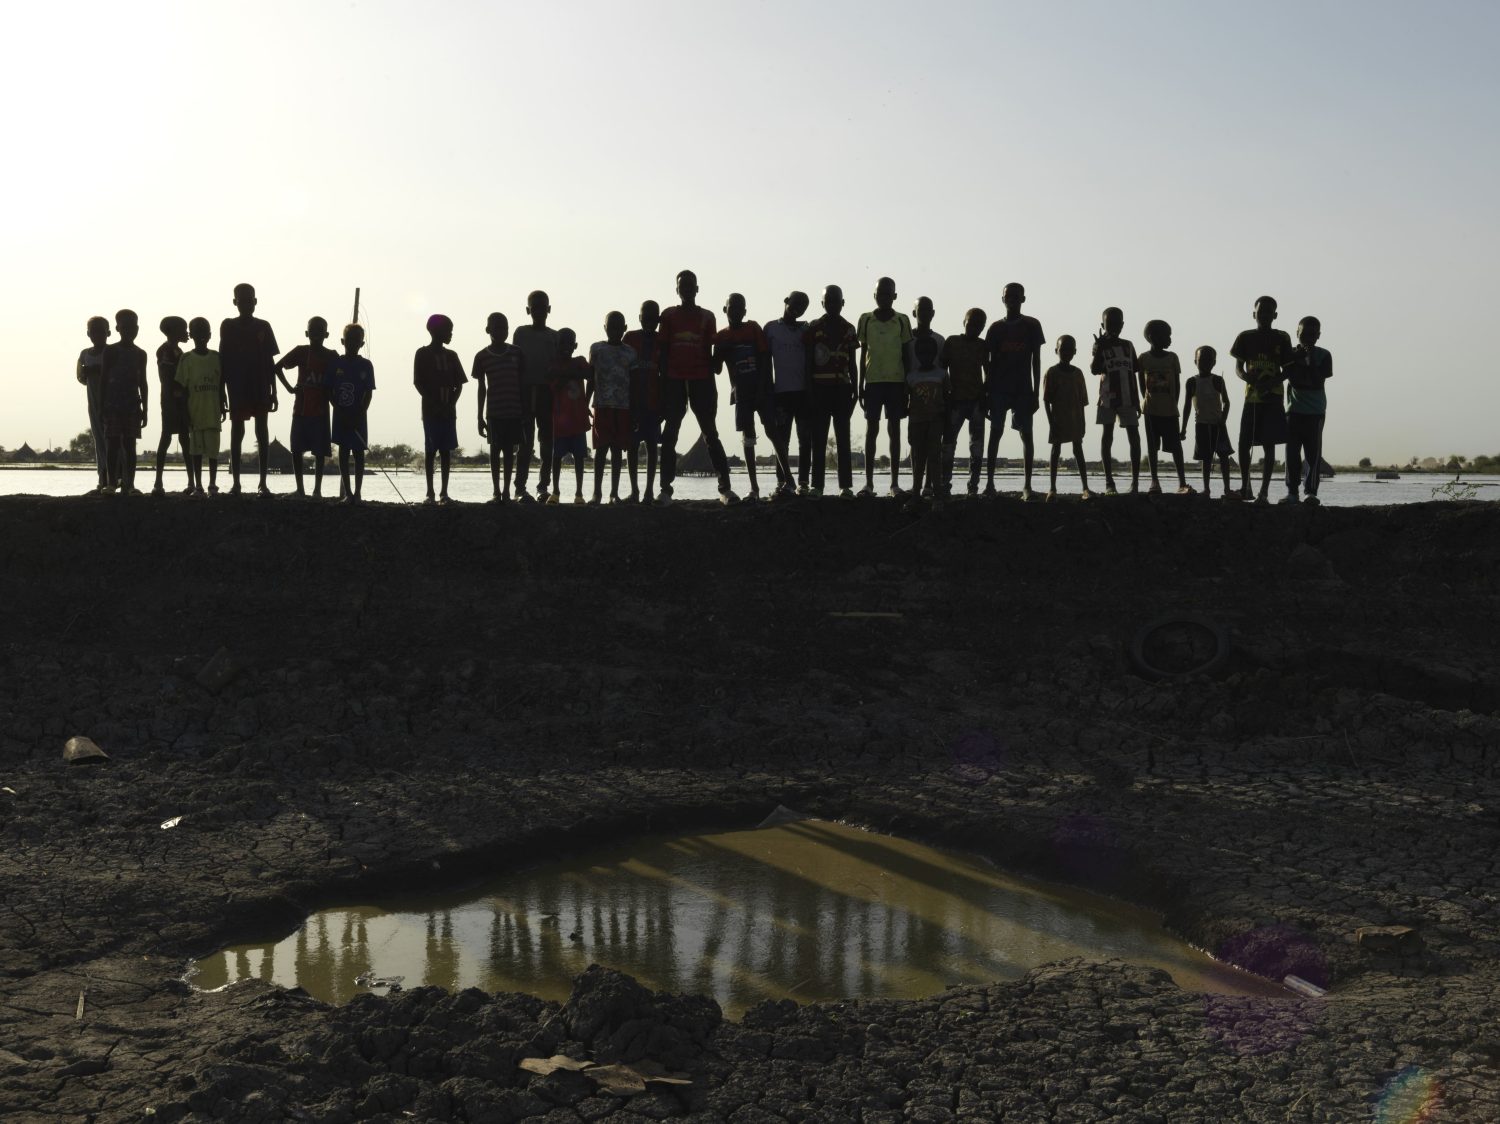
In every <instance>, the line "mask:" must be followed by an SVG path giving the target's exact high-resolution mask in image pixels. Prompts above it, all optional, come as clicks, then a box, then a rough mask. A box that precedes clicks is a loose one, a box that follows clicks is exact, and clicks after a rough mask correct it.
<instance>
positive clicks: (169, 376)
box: [151, 316, 193, 496]
mask: <svg viewBox="0 0 1500 1124" xmlns="http://www.w3.org/2000/svg"><path fill="white" fill-rule="evenodd" d="M161 334H162V335H163V336H165V337H166V339H165V340H164V341H163V342H162V345H161V346H160V347H158V348H157V349H156V381H157V384H158V389H157V400H156V402H157V408H158V409H159V410H160V411H161V438H160V439H159V440H158V441H157V442H156V485H155V486H154V487H153V488H152V489H151V494H152V495H153V496H161V495H165V494H166V489H165V488H163V487H162V483H161V474H162V470H163V469H165V468H166V466H167V453H168V452H169V451H170V450H171V448H172V438H174V437H175V438H177V447H178V448H179V449H180V450H181V452H182V461H183V464H186V463H187V457H188V447H187V440H188V436H187V430H188V426H187V399H186V398H185V397H184V396H183V393H182V387H180V386H178V385H177V363H178V361H179V360H181V359H182V345H183V344H185V343H187V340H188V330H187V321H186V320H184V319H183V318H182V317H181V316H168V317H166V318H165V319H164V320H162V322H161ZM192 490H193V485H192V482H191V481H189V483H188V486H187V488H186V489H185V493H186V492H191V491H192Z"/></svg>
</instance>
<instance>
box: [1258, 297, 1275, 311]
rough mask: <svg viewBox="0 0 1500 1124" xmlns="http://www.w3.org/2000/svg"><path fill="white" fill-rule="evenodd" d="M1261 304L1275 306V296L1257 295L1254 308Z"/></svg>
mask: <svg viewBox="0 0 1500 1124" xmlns="http://www.w3.org/2000/svg"><path fill="white" fill-rule="evenodd" d="M1263 304H1268V305H1270V306H1271V307H1272V308H1275V307H1276V298H1275V297H1267V296H1259V297H1256V298H1255V307H1256V308H1259V307H1260V306H1261V305H1263Z"/></svg>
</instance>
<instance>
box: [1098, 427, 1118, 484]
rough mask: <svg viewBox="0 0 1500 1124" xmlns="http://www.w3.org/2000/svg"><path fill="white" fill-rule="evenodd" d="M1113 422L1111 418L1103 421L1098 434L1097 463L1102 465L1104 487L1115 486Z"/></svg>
mask: <svg viewBox="0 0 1500 1124" xmlns="http://www.w3.org/2000/svg"><path fill="white" fill-rule="evenodd" d="M1114 447H1115V423H1114V421H1113V420H1110V421H1107V422H1105V423H1104V432H1103V433H1102V434H1100V436H1099V463H1100V464H1102V465H1103V466H1104V487H1105V488H1106V489H1109V488H1113V487H1114V486H1115V462H1114V456H1113V453H1114Z"/></svg>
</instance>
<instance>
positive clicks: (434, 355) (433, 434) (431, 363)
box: [412, 313, 469, 504]
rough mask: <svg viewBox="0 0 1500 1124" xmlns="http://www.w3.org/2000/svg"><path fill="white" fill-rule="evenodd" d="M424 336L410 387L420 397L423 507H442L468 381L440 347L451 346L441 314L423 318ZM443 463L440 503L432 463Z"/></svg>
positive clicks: (459, 365)
mask: <svg viewBox="0 0 1500 1124" xmlns="http://www.w3.org/2000/svg"><path fill="white" fill-rule="evenodd" d="M427 334H428V335H429V336H430V337H431V338H432V342H431V343H429V344H428V345H427V346H426V347H419V348H417V353H416V355H415V356H414V357H413V359H412V383H413V384H414V385H415V386H416V388H417V393H418V394H420V395H421V396H422V434H423V437H424V438H425V441H426V448H427V498H426V499H425V500H423V501H422V502H423V503H439V502H441V503H443V504H447V503H450V502H451V501H450V500H449V499H448V471H449V468H450V466H451V457H452V456H453V450H454V449H456V448H458V397H459V395H460V394H462V393H463V386H464V383H466V382H468V381H469V377H468V376H467V375H466V374H464V366H463V364H462V363H460V362H459V361H458V356H457V355H455V354H453V352H451V351H449V350H448V349H447V348H446V347H445V346H444V344H448V343H452V342H453V321H452V320H449V319H448V318H447V317H446V316H444V315H443V314H442V313H435V314H434V315H432V316H429V317H428V318H427ZM438 457H441V459H442V462H443V488H442V496H441V500H439V498H438V497H437V496H435V495H433V491H432V468H433V460H434V459H435V458H438Z"/></svg>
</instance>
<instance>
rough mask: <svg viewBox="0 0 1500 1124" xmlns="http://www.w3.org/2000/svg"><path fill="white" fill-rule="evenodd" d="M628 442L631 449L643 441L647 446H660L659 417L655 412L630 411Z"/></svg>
mask: <svg viewBox="0 0 1500 1124" xmlns="http://www.w3.org/2000/svg"><path fill="white" fill-rule="evenodd" d="M630 441H631V445H632V447H635V446H638V445H640V444H641V442H642V441H644V442H645V443H646V444H647V445H660V444H661V415H660V414H658V413H657V412H656V411H655V410H631V411H630Z"/></svg>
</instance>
